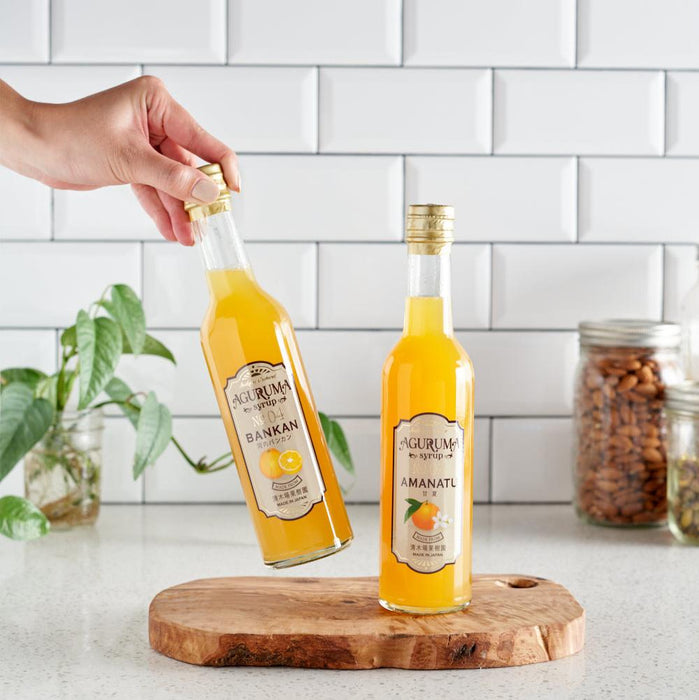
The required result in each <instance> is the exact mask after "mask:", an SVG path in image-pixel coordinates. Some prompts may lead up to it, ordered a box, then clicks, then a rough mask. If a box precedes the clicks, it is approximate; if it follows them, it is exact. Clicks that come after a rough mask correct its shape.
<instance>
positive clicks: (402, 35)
mask: <svg viewBox="0 0 699 700" xmlns="http://www.w3.org/2000/svg"><path fill="white" fill-rule="evenodd" d="M404 65H405V0H401V3H400V63H399V66H400V67H401V68H402V67H403V66H404Z"/></svg>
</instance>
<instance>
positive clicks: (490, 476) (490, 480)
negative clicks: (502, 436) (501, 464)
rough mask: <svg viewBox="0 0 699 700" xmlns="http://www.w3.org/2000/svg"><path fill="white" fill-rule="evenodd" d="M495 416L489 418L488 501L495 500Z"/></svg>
mask: <svg viewBox="0 0 699 700" xmlns="http://www.w3.org/2000/svg"><path fill="white" fill-rule="evenodd" d="M494 428H495V424H494V421H493V418H492V417H491V418H488V503H492V502H493V430H494Z"/></svg>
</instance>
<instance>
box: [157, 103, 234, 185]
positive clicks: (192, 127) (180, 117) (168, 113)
mask: <svg viewBox="0 0 699 700" xmlns="http://www.w3.org/2000/svg"><path fill="white" fill-rule="evenodd" d="M168 97H169V99H168V100H167V102H166V104H165V110H164V113H163V121H162V127H163V129H164V130H165V133H166V134H167V136H168V137H169V138H170V139H172V140H173V141H175V142H177V143H178V144H179V145H180V146H183V147H184V148H186V149H187V150H188V151H191V152H192V153H194V154H195V155H197V156H199V157H200V158H203V159H204V160H205V161H207V162H208V163H220V164H221V167H222V168H223V174H224V177H225V178H226V182H227V183H228V186H229V187H230V188H231V189H232V190H235V191H236V192H240V173H239V171H238V157H237V156H236V154H235V153H234V152H233V151H232V150H231V149H230V148H228V146H226V145H225V144H224V143H222V142H221V141H219V140H218V139H217V138H215V137H213V136H212V135H211V134H210V133H209V132H208V131H206V130H205V129H203V128H202V127H201V126H200V125H199V124H198V123H197V122H196V121H195V120H194V118H193V117H192V115H191V114H189V112H188V111H187V110H186V109H185V108H184V107H183V106H182V105H181V104H179V102H176V101H175V100H174V99H173V98H172V97H171V96H170V95H168Z"/></svg>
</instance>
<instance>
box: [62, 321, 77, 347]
mask: <svg viewBox="0 0 699 700" xmlns="http://www.w3.org/2000/svg"><path fill="white" fill-rule="evenodd" d="M77 344H78V337H77V334H76V332H75V326H69V327H68V328H66V329H65V330H64V331H63V333H61V345H62V346H63V347H64V348H74V347H76V346H77Z"/></svg>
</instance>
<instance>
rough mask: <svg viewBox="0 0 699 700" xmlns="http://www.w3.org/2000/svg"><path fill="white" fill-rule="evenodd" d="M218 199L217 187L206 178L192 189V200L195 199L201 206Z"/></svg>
mask: <svg viewBox="0 0 699 700" xmlns="http://www.w3.org/2000/svg"><path fill="white" fill-rule="evenodd" d="M217 197H218V185H217V184H216V183H215V182H214V181H213V180H209V178H208V177H205V178H202V179H201V180H199V181H198V182H197V184H196V185H194V187H192V199H196V200H197V201H199V202H201V203H202V204H210V203H211V202H213V201H214V200H215V199H216V198H217Z"/></svg>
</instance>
